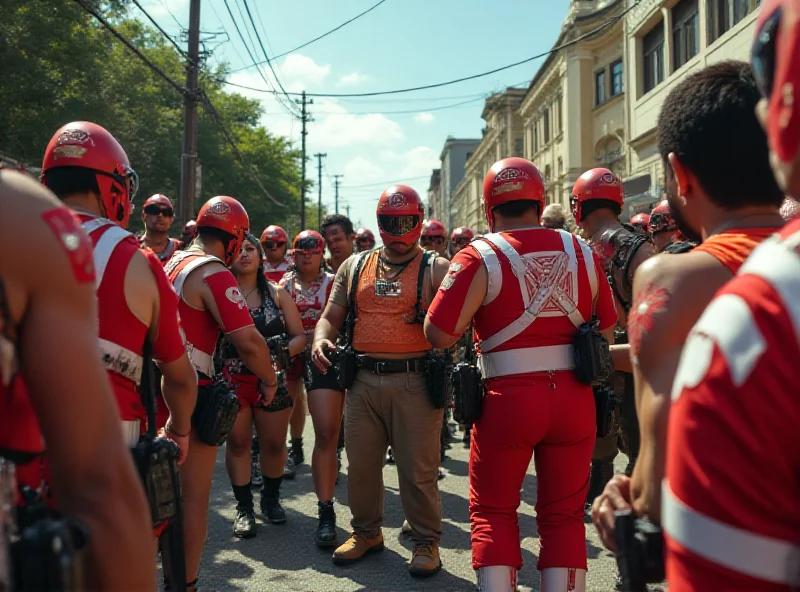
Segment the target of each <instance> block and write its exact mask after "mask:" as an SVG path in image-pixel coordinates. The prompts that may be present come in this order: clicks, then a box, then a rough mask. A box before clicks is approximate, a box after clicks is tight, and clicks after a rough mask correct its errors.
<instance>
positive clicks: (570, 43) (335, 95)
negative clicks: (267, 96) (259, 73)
mask: <svg viewBox="0 0 800 592" xmlns="http://www.w3.org/2000/svg"><path fill="white" fill-rule="evenodd" d="M640 1H641V0H636V2H634V3H633V4H631V5H630V6H629V7H628V8H626V9H625V10H624V11H622V13H620V14H618V15H617V16H614V17H612V18H610V19H608V20H607V21H606V22H604V23H603V24H601V25H599V26H598V27H596V28H594V29H592V30H591V31H588V32H587V33H584V34H583V35H581V36H580V37H577V38H575V39H573V40H572V41H568V42H567V43H563V44H561V45H559V46H556V47H553V48H551V49H550V50H548V51H545V52H543V53H540V54H538V55H535V56H531V57H529V58H525V59H524V60H520V61H518V62H514V63H513V64H508V65H506V66H501V67H500V68H495V69H494V70H489V71H488V72H481V73H480V74H473V75H471V76H464V77H463V78H456V79H455V80H448V81H447V82H438V83H436V84H426V85H423V86H415V87H411V88H399V89H394V90H385V91H376V92H368V93H306V96H309V97H331V98H342V97H376V96H381V95H396V94H401V93H408V92H416V91H418V90H427V89H430V88H441V87H442V86H449V85H451V84H458V83H459V82H467V81H468V80H475V79H477V78H483V77H485V76H490V75H492V74H496V73H497V72H502V71H504V70H509V69H511V68H515V67H517V66H521V65H522V64H527V63H528V62H532V61H533V60H538V59H539V58H543V57H547V56H548V55H550V54H551V53H555V52H557V51H559V50H561V49H565V48H567V47H571V46H573V45H576V44H578V43H580V42H581V41H585V40H586V39H588V38H589V37H591V36H593V35H596V34H597V33H599V32H601V31H603V30H605V29H607V28H608V27H610V26H612V25H614V24H615V23H617V22H618V21H620V20H621V19H622V18H623V17H624V16H625V15H626V14H627V13H628V12H629V11H630V10H631V9H633V8H634V7H635V6H637V5H638V4H639V2H640ZM219 82H222V83H223V84H228V85H230V86H238V87H239V88H244V89H247V90H252V91H256V92H266V93H273V94H275V91H273V90H264V89H263V88H254V87H248V86H244V85H241V84H234V83H231V82H228V81H226V80H224V79H219ZM289 94H293V95H298V94H299V93H289Z"/></svg>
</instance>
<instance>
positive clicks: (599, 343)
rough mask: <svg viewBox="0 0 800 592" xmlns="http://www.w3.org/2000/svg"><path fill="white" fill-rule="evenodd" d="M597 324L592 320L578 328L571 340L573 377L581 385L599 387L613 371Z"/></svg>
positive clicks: (606, 342) (609, 354)
mask: <svg viewBox="0 0 800 592" xmlns="http://www.w3.org/2000/svg"><path fill="white" fill-rule="evenodd" d="M597 325H598V322H597V321H596V320H594V319H593V320H592V321H590V322H588V323H584V324H583V325H581V326H580V327H578V332H577V333H576V334H575V337H574V339H573V340H572V349H573V352H574V355H575V370H574V372H575V377H576V378H577V379H578V382H580V383H582V384H592V385H599V384H601V383H602V382H603V381H605V380H608V377H609V376H611V372H613V370H614V362H613V361H612V359H611V350H610V348H609V345H608V340H607V339H606V338H605V337H603V335H602V334H601V333H600V331H599V330H598V328H597Z"/></svg>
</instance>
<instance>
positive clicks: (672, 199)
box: [666, 186, 703, 244]
mask: <svg viewBox="0 0 800 592" xmlns="http://www.w3.org/2000/svg"><path fill="white" fill-rule="evenodd" d="M666 193H667V203H668V204H669V213H670V215H671V216H672V219H673V220H675V225H676V226H677V227H678V230H680V231H681V233H682V234H683V236H685V237H686V238H687V239H688V240H689V241H691V242H693V243H697V244H700V243H701V242H703V236H702V235H701V234H700V233H699V232H697V231H696V230H695V229H694V228H692V227H691V226H689V223H688V222H687V221H686V219H685V218H684V217H683V216H682V215H681V212H680V209H679V208H678V198H677V196H675V195H674V190H673V188H672V187H669V186H668V187H667V192H666Z"/></svg>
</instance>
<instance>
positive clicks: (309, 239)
mask: <svg viewBox="0 0 800 592" xmlns="http://www.w3.org/2000/svg"><path fill="white" fill-rule="evenodd" d="M294 250H295V251H300V252H302V253H322V251H324V250H325V245H324V244H323V242H322V241H321V240H320V239H318V238H316V237H314V236H306V237H303V238H299V239H297V240H296V241H295V243H294Z"/></svg>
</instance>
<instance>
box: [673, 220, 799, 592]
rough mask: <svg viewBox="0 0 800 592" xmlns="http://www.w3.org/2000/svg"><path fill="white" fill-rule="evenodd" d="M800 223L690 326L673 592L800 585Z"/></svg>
mask: <svg viewBox="0 0 800 592" xmlns="http://www.w3.org/2000/svg"><path fill="white" fill-rule="evenodd" d="M798 294H800V222H794V223H792V224H790V225H789V226H787V227H786V228H784V229H783V230H782V231H780V233H779V234H778V235H777V236H776V237H774V238H771V239H769V240H767V241H765V242H764V243H762V244H761V245H760V246H759V247H757V248H756V249H755V250H754V251H753V253H752V255H751V256H750V257H749V258H748V259H747V261H746V262H745V263H744V265H743V266H742V267H741V269H740V271H739V274H738V276H737V277H736V278H734V279H733V280H732V281H731V282H730V283H728V284H727V285H726V286H725V287H724V288H723V289H722V290H720V292H719V293H718V294H717V296H716V297H715V298H714V300H713V301H712V302H711V304H710V305H709V306H708V308H707V309H706V311H705V312H704V313H703V316H702V317H701V318H700V320H698V322H697V324H696V325H695V326H694V328H693V329H692V332H691V333H690V335H689V338H688V339H687V341H686V345H685V346H684V348H683V354H682V357H681V363H680V366H679V368H678V372H677V373H676V376H675V383H674V385H673V390H672V408H671V411H670V420H669V431H668V436H667V445H668V452H667V467H666V479H665V480H664V484H663V495H662V508H661V517H662V518H661V519H662V526H663V528H664V532H665V534H666V540H667V553H666V566H667V580H668V581H669V585H670V591H671V592H685V591H695V590H698V591H699V590H702V591H706V590H725V591H726V592H729V591H734V592H739V591H741V592H744V591H745V590H747V591H751V590H759V591H764V592H773V591H774V592H778V591H788V590H796V589H797V587H798V586H800V447H798V445H797V426H798V425H800V399H798V397H797V384H798V381H800V373H799V372H798V360H800V341H799V340H800V304H799V303H800V301H798Z"/></svg>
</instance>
